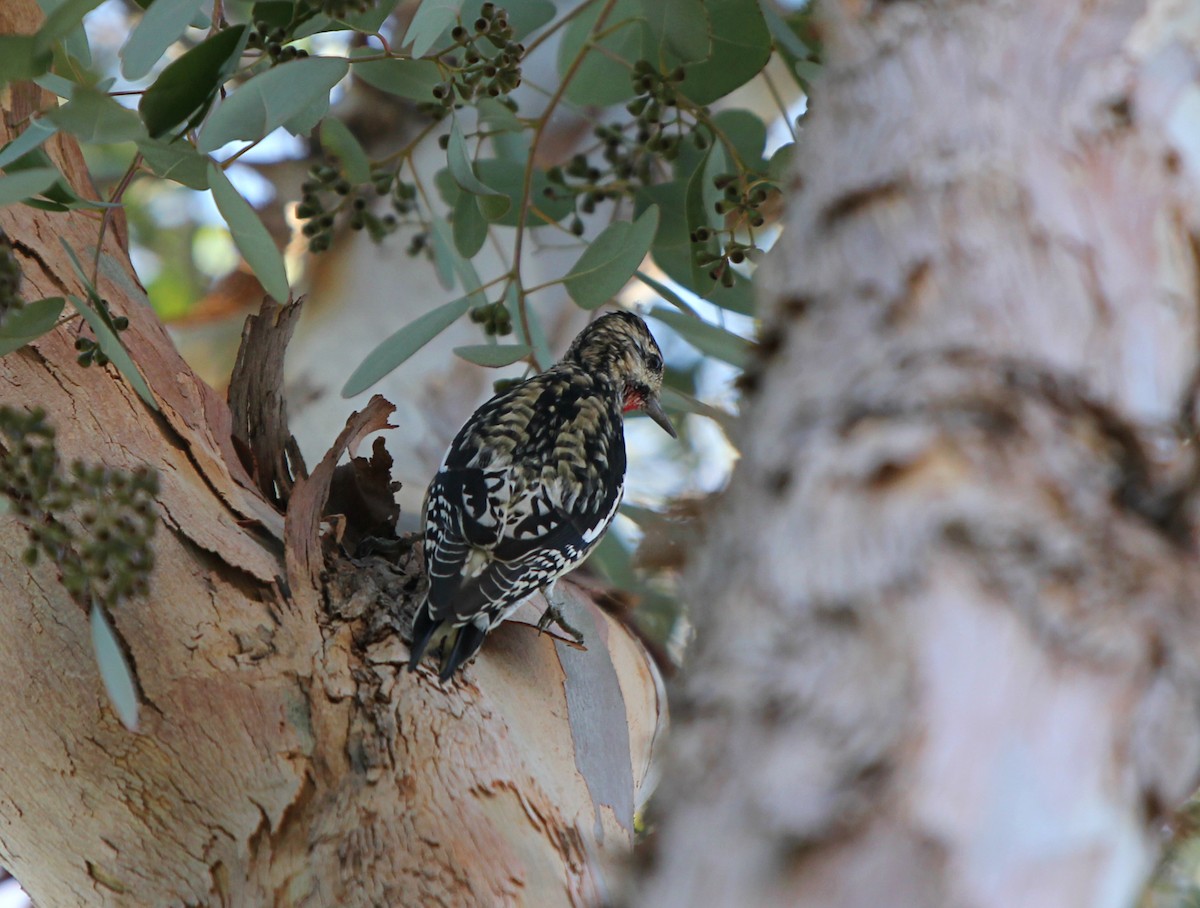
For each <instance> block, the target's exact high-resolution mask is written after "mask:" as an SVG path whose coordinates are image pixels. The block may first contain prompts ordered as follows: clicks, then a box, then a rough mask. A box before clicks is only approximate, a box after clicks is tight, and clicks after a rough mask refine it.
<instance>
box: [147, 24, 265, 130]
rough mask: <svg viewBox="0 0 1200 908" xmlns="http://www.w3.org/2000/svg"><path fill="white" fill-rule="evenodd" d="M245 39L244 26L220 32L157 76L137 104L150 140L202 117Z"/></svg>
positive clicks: (247, 34) (246, 31) (248, 34)
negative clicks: (150, 137)
mask: <svg viewBox="0 0 1200 908" xmlns="http://www.w3.org/2000/svg"><path fill="white" fill-rule="evenodd" d="M249 36H250V32H249V30H248V29H247V28H246V26H244V25H235V26H233V27H232V28H226V29H222V30H221V31H219V32H217V33H216V34H215V35H213V36H212V37H210V38H206V39H205V40H204V41H202V42H200V43H199V44H197V45H196V46H195V47H193V48H192V49H191V50H189V51H188V52H187V53H185V54H184V55H183V56H181V57H179V59H177V60H174V61H173V62H172V63H171V64H170V65H168V66H167V68H166V69H164V70H163V71H162V72H161V73H159V74H158V78H157V79H155V80H154V84H153V85H151V86H150V87H149V88H148V89H146V93H145V94H144V95H142V100H141V102H139V104H138V112H139V113H140V114H141V116H142V122H143V123H145V124H146V130H147V131H148V132H149V133H150V135H151V136H152V137H155V138H157V137H158V136H161V135H163V134H164V133H166V132H168V131H170V130H171V129H174V128H175V127H176V126H178V125H179V124H181V123H186V122H188V121H190V120H195V119H198V118H199V117H200V116H203V114H204V113H205V112H206V111H207V110H208V107H209V105H210V104H211V103H212V101H213V98H215V97H216V94H217V90H218V89H219V88H220V87H221V85H222V84H223V83H224V81H225V80H226V79H227V78H229V75H230V74H231V73H232V72H233V69H234V67H235V66H237V62H238V59H239V58H240V57H241V54H242V50H243V49H244V48H245V46H246V40H247V39H248V38H249Z"/></svg>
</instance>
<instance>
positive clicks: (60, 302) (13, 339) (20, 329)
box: [0, 296, 67, 356]
mask: <svg viewBox="0 0 1200 908" xmlns="http://www.w3.org/2000/svg"><path fill="white" fill-rule="evenodd" d="M66 304H67V301H66V300H65V299H63V298H62V297H61V296H51V297H48V298H46V299H42V300H34V301H33V302H32V303H28V304H27V305H25V306H22V307H21V308H20V309H17V310H16V311H14V312H10V313H8V315H6V316H5V317H4V321H3V323H0V356H3V355H4V354H5V353H12V352H13V351H14V350H17V349H19V348H21V347H24V346H25V345H26V344H27V343H29V342H30V341H34V340H37V339H38V338H39V337H41V336H42V335H43V334H45V333H46V332H47V331H49V330H50V329H51V328H53V327H54V326H55V325H56V324H58V317H59V316H60V315H62V311H63V307H64V306H65V305H66Z"/></svg>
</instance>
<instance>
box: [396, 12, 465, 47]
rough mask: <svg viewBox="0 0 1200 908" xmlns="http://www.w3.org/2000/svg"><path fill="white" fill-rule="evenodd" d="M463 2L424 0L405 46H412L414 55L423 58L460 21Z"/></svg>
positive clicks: (403, 42)
mask: <svg viewBox="0 0 1200 908" xmlns="http://www.w3.org/2000/svg"><path fill="white" fill-rule="evenodd" d="M461 6H462V0H422V2H421V5H420V6H419V7H418V8H417V12H416V15H414V16H413V17H412V22H411V23H409V26H408V31H406V32H405V33H404V40H403V41H402V42H401V44H402V45H404V44H412V48H411V50H412V55H413V56H414V57H423V56H425V54H426V53H428V51H429V49H430V48H431V47H433V45H434V42H436V41H437V40H438V38H440V37H441V36H442V32H444V31H445V30H446V29H448V28H449V27H450V26H452V25H454V23H455V22H457V21H458V11H459V8H460V7H461Z"/></svg>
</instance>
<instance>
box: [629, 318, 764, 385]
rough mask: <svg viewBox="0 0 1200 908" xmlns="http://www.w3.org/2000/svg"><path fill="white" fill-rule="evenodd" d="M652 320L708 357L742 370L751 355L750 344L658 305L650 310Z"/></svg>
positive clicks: (707, 323)
mask: <svg viewBox="0 0 1200 908" xmlns="http://www.w3.org/2000/svg"><path fill="white" fill-rule="evenodd" d="M649 315H650V317H651V318H654V319H657V320H658V321H660V322H662V323H663V324H664V325H667V326H668V327H670V328H672V329H674V330H675V331H676V332H677V333H678V334H679V336H680V337H682V338H683V339H684V340H686V341H687V342H688V343H689V344H691V345H692V346H693V347H695V348H696V349H697V350H699V351H700V352H701V353H704V354H706V355H708V356H713V357H716V358H717V359H719V360H723V361H724V362H727V363H729V364H730V365H731V366H737V367H738V368H739V369H741V368H745V366H746V362H747V361H748V359H749V356H750V342H749V341H748V340H746V339H745V338H744V337H740V336H738V335H737V334H734V333H733V332H732V331H726V330H725V329H724V328H722V327H720V326H719V325H714V324H712V323H711V322H706V321H704V320H703V319H700V318H695V317H694V316H691V315H685V314H684V313H682V312H676V311H675V310H673V309H664V308H662V307H661V306H657V307H655V308H654V309H651V310H650V313H649Z"/></svg>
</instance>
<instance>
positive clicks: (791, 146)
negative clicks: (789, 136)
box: [767, 142, 796, 184]
mask: <svg viewBox="0 0 1200 908" xmlns="http://www.w3.org/2000/svg"><path fill="white" fill-rule="evenodd" d="M795 160H796V143H795V142H789V143H788V144H787V145H781V146H780V147H779V148H776V149H775V154H773V155H771V163H770V164H768V165H767V176H769V177H770V178H771V179H772V180H774V181H775V182H776V183H780V184H783V183H786V182H787V180H788V178H789V177H791V175H792V164H793V163H794V162H795Z"/></svg>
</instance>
